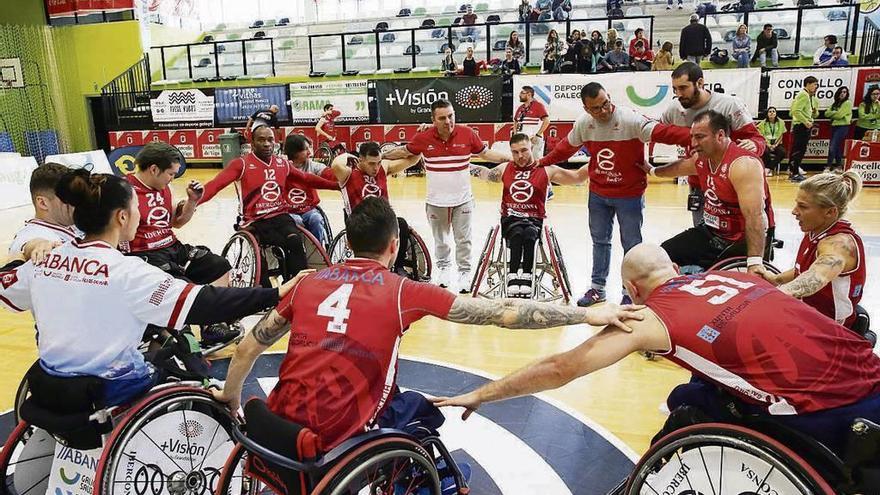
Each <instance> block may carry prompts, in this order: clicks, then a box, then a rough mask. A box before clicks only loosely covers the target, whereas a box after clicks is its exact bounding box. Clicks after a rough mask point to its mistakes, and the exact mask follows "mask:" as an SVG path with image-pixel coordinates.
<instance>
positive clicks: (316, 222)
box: [290, 208, 326, 246]
mask: <svg viewBox="0 0 880 495" xmlns="http://www.w3.org/2000/svg"><path fill="white" fill-rule="evenodd" d="M290 216H291V218H293V221H294V222H296V223H297V225H302V226H303V227H305V228H306V230H308V231H309V232H311V233H312V235H313V236H315V239H317V240H318V243H319V244H321V245H322V246H323V245H324V243H325V242H326V239H324V217H322V216H321V214H320V213H318V209H317V208H312V209H311V210H309V211H307V212H305V213H303V214H302V215H297V214H296V213H291V214H290Z"/></svg>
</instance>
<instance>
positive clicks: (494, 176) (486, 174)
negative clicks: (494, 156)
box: [471, 163, 507, 182]
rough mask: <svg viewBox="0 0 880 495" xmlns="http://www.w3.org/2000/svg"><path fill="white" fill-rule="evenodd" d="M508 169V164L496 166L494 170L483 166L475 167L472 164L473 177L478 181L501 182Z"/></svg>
mask: <svg viewBox="0 0 880 495" xmlns="http://www.w3.org/2000/svg"><path fill="white" fill-rule="evenodd" d="M506 168H507V164H506V163H502V164H501V165H496V166H495V167H493V168H489V167H484V166H482V165H474V164H473V163H471V175H473V176H474V177H476V178H478V179H482V180H487V181H489V182H501V176H502V175H504V169H506Z"/></svg>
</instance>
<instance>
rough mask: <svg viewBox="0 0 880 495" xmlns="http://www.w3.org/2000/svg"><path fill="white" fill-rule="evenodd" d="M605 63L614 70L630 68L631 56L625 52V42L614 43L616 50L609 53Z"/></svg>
mask: <svg viewBox="0 0 880 495" xmlns="http://www.w3.org/2000/svg"><path fill="white" fill-rule="evenodd" d="M605 61H606V62H608V65H610V66H611V68H612V70H621V69H627V68H629V55H627V54H626V52H625V51H623V40H617V41H615V42H614V50H611V51H610V52H608V55H606V56H605Z"/></svg>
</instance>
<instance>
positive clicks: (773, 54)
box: [752, 24, 779, 67]
mask: <svg viewBox="0 0 880 495" xmlns="http://www.w3.org/2000/svg"><path fill="white" fill-rule="evenodd" d="M778 47H779V39H777V37H776V33H775V32H774V31H773V24H764V29H763V30H761V33H760V34H758V37H757V38H755V54H754V55H752V62H754V61H755V59H758V60H759V61H760V62H761V67H767V55H770V63H771V64H773V67H779V50H778Z"/></svg>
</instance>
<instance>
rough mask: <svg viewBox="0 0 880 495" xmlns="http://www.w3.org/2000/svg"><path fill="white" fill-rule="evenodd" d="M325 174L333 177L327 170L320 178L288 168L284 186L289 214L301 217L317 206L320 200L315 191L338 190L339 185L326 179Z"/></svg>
mask: <svg viewBox="0 0 880 495" xmlns="http://www.w3.org/2000/svg"><path fill="white" fill-rule="evenodd" d="M325 173H329V176H330V177H332V175H333V172H332V171H331V170H330V169H329V168H326V169H324V172H322V173H321V174H322V176H317V175H315V174H310V173H308V172H303V171H302V170H300V169H298V168H296V167H294V166H291V167H290V174H289V175H288V176H287V182H286V183H285V185H284V187H285V190H286V191H287V201H288V202H289V203H290V209H289V210H288V211H289V212H290V213H295V214H297V215H302V214H303V213H305V212H307V211H309V210H312V209H314V208H315V207H316V206H318V203H320V202H321V198H319V197H318V191H317V189H329V190H332V191H338V190H339V183H338V182H336V181H335V180H332V179H329V178H326V177H327V176H326V175H324V174H325Z"/></svg>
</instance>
